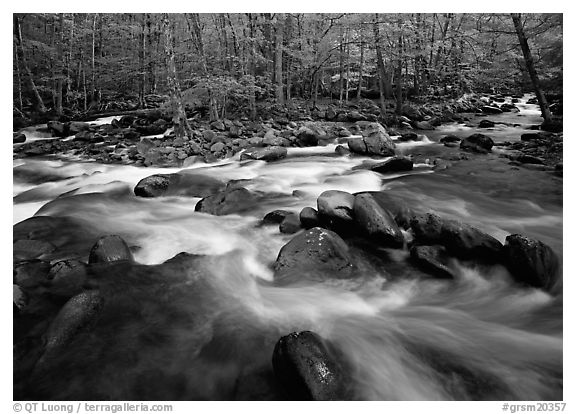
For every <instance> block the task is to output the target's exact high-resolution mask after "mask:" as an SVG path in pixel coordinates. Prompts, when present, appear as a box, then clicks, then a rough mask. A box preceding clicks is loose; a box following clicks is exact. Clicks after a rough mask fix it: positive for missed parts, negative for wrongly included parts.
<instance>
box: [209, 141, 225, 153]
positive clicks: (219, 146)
mask: <svg viewBox="0 0 576 414" xmlns="http://www.w3.org/2000/svg"><path fill="white" fill-rule="evenodd" d="M225 148H226V145H224V143H222V142H217V143H215V144H213V145H212V146H211V147H210V152H221V151H223V150H224V149H225Z"/></svg>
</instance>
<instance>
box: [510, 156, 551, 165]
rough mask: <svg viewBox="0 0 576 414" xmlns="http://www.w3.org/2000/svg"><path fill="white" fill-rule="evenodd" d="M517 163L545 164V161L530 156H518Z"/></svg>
mask: <svg viewBox="0 0 576 414" xmlns="http://www.w3.org/2000/svg"><path fill="white" fill-rule="evenodd" d="M516 161H518V162H520V163H522V164H544V160H543V159H542V158H539V157H535V156H533V155H528V154H521V155H520V156H518V158H516Z"/></svg>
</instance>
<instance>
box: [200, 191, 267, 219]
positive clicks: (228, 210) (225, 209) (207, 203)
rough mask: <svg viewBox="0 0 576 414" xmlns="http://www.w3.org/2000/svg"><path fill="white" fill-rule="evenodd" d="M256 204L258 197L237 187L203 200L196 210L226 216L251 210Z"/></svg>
mask: <svg viewBox="0 0 576 414" xmlns="http://www.w3.org/2000/svg"><path fill="white" fill-rule="evenodd" d="M255 202H256V196H255V195H254V194H253V193H252V192H250V191H248V190H247V189H245V188H244V187H237V188H232V189H227V190H225V191H222V192H220V193H217V194H214V195H211V196H209V197H205V198H203V199H202V200H200V201H199V202H198V203H197V204H196V207H195V208H194V210H195V211H198V212H200V213H207V214H213V215H215V216H224V215H227V214H235V213H239V212H242V211H245V210H248V209H251V208H253V207H254V203H255Z"/></svg>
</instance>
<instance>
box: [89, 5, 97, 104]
mask: <svg viewBox="0 0 576 414" xmlns="http://www.w3.org/2000/svg"><path fill="white" fill-rule="evenodd" d="M97 18H98V14H95V15H94V19H93V20H92V84H91V87H92V98H91V101H94V100H95V98H96V57H95V54H96V19H97ZM90 106H92V102H91V103H90Z"/></svg>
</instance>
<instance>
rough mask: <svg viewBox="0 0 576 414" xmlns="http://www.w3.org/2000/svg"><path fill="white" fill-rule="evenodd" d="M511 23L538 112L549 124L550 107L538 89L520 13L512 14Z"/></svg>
mask: <svg viewBox="0 0 576 414" xmlns="http://www.w3.org/2000/svg"><path fill="white" fill-rule="evenodd" d="M511 16H512V21H513V22H514V28H515V29H516V34H517V35H518V41H519V42H520V47H521V48H522V54H523V55H524V61H525V63H526V68H527V69H528V73H529V74H530V79H531V80H532V86H533V87H534V92H535V93H536V98H538V103H539V104H540V110H541V111H542V117H543V118H544V123H550V122H551V121H552V114H551V113H550V107H549V106H548V101H546V96H545V95H544V91H543V90H542V88H541V87H540V79H539V78H538V73H537V72H536V67H535V66H534V59H533V58H532V52H531V51H530V46H529V45H528V39H527V38H526V34H525V33H524V28H523V27H522V21H521V15H520V13H512V14H511Z"/></svg>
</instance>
